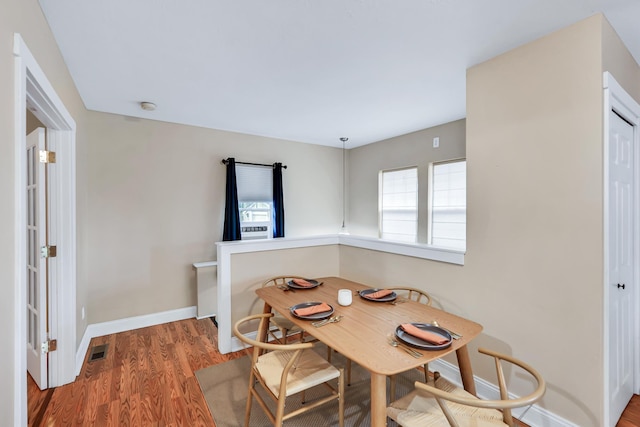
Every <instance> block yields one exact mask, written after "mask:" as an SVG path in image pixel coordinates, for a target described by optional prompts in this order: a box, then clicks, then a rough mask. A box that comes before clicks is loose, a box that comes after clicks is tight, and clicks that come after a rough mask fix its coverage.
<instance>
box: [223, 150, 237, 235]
mask: <svg viewBox="0 0 640 427" xmlns="http://www.w3.org/2000/svg"><path fill="white" fill-rule="evenodd" d="M227 161H228V163H227V192H226V197H225V205H224V232H223V233H222V240H224V241H229V240H240V239H241V235H240V212H239V211H238V187H237V185H236V159H234V158H233V157H229V158H228V159H227Z"/></svg>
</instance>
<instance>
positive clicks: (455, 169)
mask: <svg viewBox="0 0 640 427" xmlns="http://www.w3.org/2000/svg"><path fill="white" fill-rule="evenodd" d="M432 172H433V176H432V182H431V191H432V194H431V197H430V201H431V203H430V209H431V224H430V230H431V231H430V243H431V244H432V245H436V246H445V247H450V248H455V249H465V248H466V240H467V162H466V160H460V161H455V162H447V163H435V164H434V165H433V168H432Z"/></svg>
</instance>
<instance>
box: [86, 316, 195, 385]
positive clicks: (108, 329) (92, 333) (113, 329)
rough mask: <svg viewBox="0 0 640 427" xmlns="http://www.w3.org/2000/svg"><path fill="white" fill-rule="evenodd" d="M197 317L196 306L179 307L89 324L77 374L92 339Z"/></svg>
mask: <svg viewBox="0 0 640 427" xmlns="http://www.w3.org/2000/svg"><path fill="white" fill-rule="evenodd" d="M192 317H196V307H195V306H192V307H185V308H178V309H176V310H169V311H163V312H160V313H153V314H145V315H142V316H135V317H127V318H125V319H118V320H112V321H110V322H102V323H94V324H91V325H89V326H87V329H86V330H85V331H84V335H83V336H82V341H81V342H80V347H79V348H78V351H77V352H76V376H78V375H79V374H80V370H81V369H82V364H83V363H84V358H85V356H86V354H87V351H88V350H89V344H90V343H91V339H92V338H95V337H101V336H104V335H110V334H116V333H118V332H125V331H132V330H134V329H139V328H146V327H148V326H154V325H160V324H163V323H168V322H175V321H178V320H184V319H190V318H192Z"/></svg>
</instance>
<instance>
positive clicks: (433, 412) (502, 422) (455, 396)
mask: <svg viewBox="0 0 640 427" xmlns="http://www.w3.org/2000/svg"><path fill="white" fill-rule="evenodd" d="M478 351H479V352H480V353H483V354H486V355H489V356H492V357H493V358H494V359H495V364H496V372H497V376H498V385H499V387H500V399H499V400H483V399H479V398H477V397H476V396H474V395H472V394H470V393H468V392H466V391H464V390H463V389H461V388H458V387H456V386H454V385H453V384H451V383H450V382H448V381H446V380H445V379H444V378H437V379H436V381H435V387H434V386H432V385H430V384H423V383H421V382H419V381H416V382H415V390H414V391H412V392H411V393H409V394H408V395H406V396H405V397H403V398H401V399H399V400H397V401H395V402H393V403H391V404H390V405H389V407H387V416H388V417H389V418H391V419H393V420H394V421H396V422H397V423H398V424H400V425H402V426H404V427H418V426H420V427H422V426H426V425H428V426H446V425H450V426H452V427H458V426H459V425H463V426H467V425H482V426H511V427H513V426H514V425H515V424H514V421H513V416H512V415H511V410H512V409H514V408H520V407H523V406H528V405H531V404H533V403H535V402H536V401H538V400H539V399H540V398H541V397H542V395H543V394H544V392H545V387H546V386H545V382H544V379H543V378H542V376H541V375H540V374H539V373H538V371H536V370H535V369H533V368H532V367H531V366H529V365H527V364H526V363H524V362H522V361H520V360H518V359H516V358H513V357H510V356H506V355H504V354H499V353H496V352H493V351H490V350H485V349H478ZM503 361H504V362H508V363H511V364H512V365H514V366H517V367H519V368H522V369H523V370H524V371H526V372H527V373H529V374H530V375H531V376H532V377H533V379H534V380H535V383H536V386H535V387H536V388H535V390H534V391H533V392H531V393H530V394H528V395H526V396H524V397H519V398H513V399H511V398H509V392H508V390H507V386H506V381H505V377H504V372H503V370H502V362H503ZM436 374H437V373H436ZM436 377H439V375H436Z"/></svg>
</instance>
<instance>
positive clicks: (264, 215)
mask: <svg viewBox="0 0 640 427" xmlns="http://www.w3.org/2000/svg"><path fill="white" fill-rule="evenodd" d="M236 185H237V188H238V210H239V212H240V234H241V236H242V240H249V239H267V238H270V237H273V232H272V223H271V218H272V216H271V215H272V211H273V170H272V169H271V168H268V167H264V166H254V165H239V164H236Z"/></svg>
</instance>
